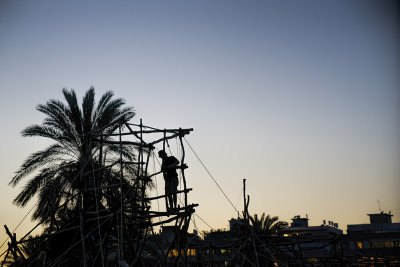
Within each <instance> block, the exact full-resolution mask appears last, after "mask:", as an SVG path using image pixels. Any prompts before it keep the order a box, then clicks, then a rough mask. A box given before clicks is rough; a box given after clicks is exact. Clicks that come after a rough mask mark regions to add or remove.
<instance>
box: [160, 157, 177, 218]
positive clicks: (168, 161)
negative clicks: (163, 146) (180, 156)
mask: <svg viewBox="0 0 400 267" xmlns="http://www.w3.org/2000/svg"><path fill="white" fill-rule="evenodd" d="M158 156H159V157H160V158H161V159H162V164H161V171H162V172H163V174H164V181H165V202H166V206H167V211H169V210H170V209H175V208H176V207H177V197H176V192H177V189H178V173H177V172H176V166H178V164H179V160H177V159H176V158H175V157H174V156H168V155H167V153H165V151H164V150H160V151H159V152H158Z"/></svg>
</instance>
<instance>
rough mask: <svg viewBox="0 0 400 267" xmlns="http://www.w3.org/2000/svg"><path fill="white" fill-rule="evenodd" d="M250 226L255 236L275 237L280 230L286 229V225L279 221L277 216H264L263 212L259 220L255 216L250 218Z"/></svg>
mask: <svg viewBox="0 0 400 267" xmlns="http://www.w3.org/2000/svg"><path fill="white" fill-rule="evenodd" d="M249 218H250V225H251V227H252V228H253V231H254V232H255V233H256V234H260V235H277V234H279V233H280V231H281V230H283V229H284V228H286V227H288V223H287V222H284V221H280V220H279V217H278V216H272V217H271V216H270V215H269V214H268V215H267V216H265V212H263V214H262V215H261V217H260V218H259V217H258V216H257V214H254V216H250V217H249Z"/></svg>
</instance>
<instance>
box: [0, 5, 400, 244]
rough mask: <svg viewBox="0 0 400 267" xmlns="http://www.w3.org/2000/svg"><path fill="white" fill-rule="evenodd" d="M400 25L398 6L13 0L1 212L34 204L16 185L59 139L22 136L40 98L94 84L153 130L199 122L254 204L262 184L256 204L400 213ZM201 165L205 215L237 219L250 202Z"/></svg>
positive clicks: (8, 216)
mask: <svg viewBox="0 0 400 267" xmlns="http://www.w3.org/2000/svg"><path fill="white" fill-rule="evenodd" d="M399 25H400V23H399V13H398V6H396V5H395V4H394V2H392V1H351V2H348V1H334V2H333V1H332V2H328V1H318V2H317V1H301V2H300V1H251V2H248V1H246V2H245V1H222V0H221V1H146V2H145V1H130V2H128V1H114V2H110V1H62V2H61V1H58V2H54V1H2V2H1V4H0V36H1V41H0V88H1V92H2V93H3V97H2V98H1V100H0V101H1V105H0V114H1V122H2V125H3V127H2V128H3V129H2V138H1V147H2V152H1V163H0V164H1V168H0V174H1V183H0V185H1V186H2V188H3V189H2V191H3V192H4V193H3V194H1V196H0V200H1V201H0V203H1V204H0V214H2V215H1V220H0V222H1V223H3V224H7V225H9V226H10V228H13V226H16V225H17V224H18V222H19V221H20V219H21V218H22V217H23V216H24V215H25V214H26V213H27V211H28V210H29V207H30V205H33V203H30V204H28V207H27V208H25V209H20V208H16V207H13V206H12V205H11V202H12V199H13V197H15V195H17V193H18V188H15V189H13V188H10V187H9V186H7V183H8V182H9V180H10V179H11V177H12V175H13V172H14V171H15V170H16V169H17V168H18V167H19V165H20V164H21V163H22V161H23V160H24V159H25V158H26V157H27V156H28V155H29V154H30V153H32V152H34V151H37V150H39V149H41V148H43V147H44V146H45V145H46V141H44V140H40V139H29V138H22V137H21V136H20V132H21V130H22V129H23V128H24V127H26V126H28V125H30V124H34V123H40V121H41V120H42V119H43V117H42V116H41V115H40V114H39V113H38V112H37V111H35V106H36V105H37V104H39V103H44V102H45V101H47V100H48V99H50V98H59V99H61V98H62V95H61V89H62V88H64V87H65V88H74V89H75V90H76V91H77V93H78V95H80V96H82V95H83V94H84V92H85V90H87V89H88V88H89V87H90V86H94V87H95V88H96V91H97V95H98V96H99V95H101V93H103V92H105V91H106V90H112V91H114V92H115V94H116V96H117V97H122V98H124V99H126V101H127V103H128V105H130V106H133V107H135V109H136V110H137V117H136V120H138V119H139V118H143V120H144V123H145V124H149V125H151V126H155V127H159V128H175V127H187V128H189V127H190V128H191V127H193V128H194V132H193V133H192V134H191V135H190V136H189V138H188V140H189V142H190V143H191V145H193V147H194V148H195V149H196V152H197V153H198V154H199V155H200V157H201V159H202V160H203V161H204V163H205V164H206V166H207V167H208V168H209V169H210V171H211V172H212V173H213V175H214V176H215V178H216V179H217V180H218V181H219V183H220V185H221V186H222V188H223V189H224V191H225V192H226V193H227V195H228V196H229V197H230V198H231V199H232V202H234V204H236V203H238V208H240V207H241V206H242V204H241V202H240V200H241V198H240V192H241V185H242V179H243V178H246V179H247V181H248V182H247V183H248V193H249V194H250V195H251V204H250V212H251V213H261V212H264V211H265V212H266V213H269V214H271V215H277V216H280V218H281V219H283V220H286V221H289V220H290V218H292V217H293V216H295V215H297V214H301V215H303V216H305V214H308V216H309V218H310V223H311V224H313V225H318V224H320V223H321V222H322V220H323V219H326V220H333V221H337V222H339V225H340V227H341V228H342V229H345V228H346V227H345V225H346V224H354V223H365V222H368V217H367V216H366V213H371V212H376V211H378V207H377V204H376V200H377V199H379V200H380V202H381V207H382V208H383V209H384V210H385V211H388V210H391V211H392V212H393V213H394V215H395V216H394V220H395V221H399V215H400V205H399V203H400V199H399V194H398V189H399V188H400V179H399V174H400V170H399V167H398V162H399V160H400V155H399V154H400V149H399V134H400V129H399V121H400V120H399V119H400V118H399V116H400V112H399V111H400V110H399V109H400V92H399V75H398V73H399V67H400V64H399V63H400V53H399V47H400V46H399V40H400V38H399V32H400V31H399ZM188 165H189V167H190V169H189V176H188V183H189V186H190V187H193V188H194V191H193V192H192V193H191V195H190V196H191V198H192V199H191V200H192V202H196V203H199V204H200V206H199V208H198V209H197V211H198V214H199V215H200V216H201V217H202V218H203V219H205V220H206V221H207V222H208V223H209V224H211V225H212V226H213V227H215V228H221V227H227V220H228V219H230V216H232V215H234V210H233V209H232V208H231V207H230V205H229V203H228V202H227V201H226V200H225V199H224V197H223V195H222V194H221V193H220V192H219V191H218V189H217V188H216V186H215V185H214V184H213V182H212V180H211V179H210V178H209V177H208V176H207V174H206V172H205V171H204V170H203V169H202V167H201V166H200V164H199V163H198V162H197V160H196V159H195V158H194V157H193V155H189V158H188ZM161 183H162V181H161ZM21 186H22V184H21ZM160 186H161V187H160V188H162V184H161V185H160ZM238 200H239V202H238ZM24 224H25V223H24ZM198 227H199V228H201V229H204V230H208V227H207V226H206V225H203V224H202V223H201V222H198ZM28 228H29V223H26V225H22V226H21V234H22V232H23V231H22V230H25V229H28ZM0 237H1V239H0V242H1V243H2V240H3V239H4V238H3V237H4V235H3V233H0Z"/></svg>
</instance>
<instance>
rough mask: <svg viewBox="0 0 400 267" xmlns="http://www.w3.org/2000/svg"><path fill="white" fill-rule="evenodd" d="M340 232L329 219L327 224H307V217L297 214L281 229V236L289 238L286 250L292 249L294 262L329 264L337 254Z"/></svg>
mask: <svg viewBox="0 0 400 267" xmlns="http://www.w3.org/2000/svg"><path fill="white" fill-rule="evenodd" d="M335 226H336V227H335ZM342 234H343V231H342V230H340V229H339V228H337V224H335V223H333V222H331V221H329V225H326V224H325V223H323V224H322V225H320V226H309V225H308V218H302V217H300V216H299V215H297V216H295V217H294V218H292V223H291V224H290V227H288V228H286V229H284V230H283V236H284V237H286V239H287V240H291V242H290V245H291V249H290V248H289V247H287V248H286V250H287V251H290V250H291V251H293V255H292V258H293V260H294V262H297V263H298V264H300V263H303V262H309V263H310V264H312V265H314V264H317V265H318V264H322V265H323V264H329V263H330V262H331V260H333V259H334V258H335V259H336V258H337V257H338V256H339V254H340V251H337V250H338V249H339V250H340V241H339V238H340V236H341V235H342ZM297 263H295V264H297Z"/></svg>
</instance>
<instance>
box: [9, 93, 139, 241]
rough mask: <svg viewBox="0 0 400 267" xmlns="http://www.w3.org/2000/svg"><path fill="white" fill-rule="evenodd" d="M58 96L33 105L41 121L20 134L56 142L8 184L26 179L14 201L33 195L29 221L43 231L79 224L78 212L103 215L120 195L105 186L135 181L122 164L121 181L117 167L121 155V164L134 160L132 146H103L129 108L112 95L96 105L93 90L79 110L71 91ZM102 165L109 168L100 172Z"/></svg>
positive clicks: (30, 160)
mask: <svg viewBox="0 0 400 267" xmlns="http://www.w3.org/2000/svg"><path fill="white" fill-rule="evenodd" d="M62 92H63V95H64V98H65V101H66V103H63V102H61V101H59V100H55V99H51V100H49V101H47V102H46V103H45V104H41V105H38V106H37V108H36V109H37V110H38V111H39V112H41V113H43V114H44V115H45V119H44V121H43V123H42V124H35V125H32V126H29V127H27V128H25V129H24V130H23V131H22V135H23V136H25V137H44V138H47V139H51V140H53V141H55V142H54V144H51V145H50V146H49V147H47V148H45V149H43V150H41V151H38V152H35V153H33V154H31V155H30V156H29V157H28V158H27V159H26V160H25V161H24V162H23V164H22V165H21V167H20V168H19V169H18V170H17V172H16V174H15V176H14V177H13V178H12V179H11V181H10V183H9V184H10V185H11V186H16V185H17V184H19V183H20V182H21V181H22V180H23V179H24V178H28V179H29V180H28V181H27V183H26V184H25V187H24V188H23V189H22V191H21V192H20V193H19V194H18V195H17V197H16V198H15V199H14V201H13V203H14V204H15V205H17V206H21V207H24V206H25V205H26V204H27V203H28V202H29V201H30V200H31V199H32V197H33V196H35V195H37V199H38V202H37V205H36V209H35V210H34V212H33V216H32V217H33V219H34V220H39V221H40V222H43V223H44V224H45V225H47V226H48V228H47V229H46V231H47V232H48V233H50V232H52V231H57V230H58V229H61V228H62V227H63V226H68V227H70V226H71V225H75V226H76V225H78V224H79V216H82V210H83V211H85V212H86V213H90V211H94V210H97V211H98V210H99V209H100V210H104V207H107V209H108V211H110V210H111V211H112V209H113V208H114V210H117V209H118V207H119V206H120V191H119V190H118V188H115V187H110V185H115V184H119V183H123V186H124V188H126V189H127V190H129V189H130V188H132V184H133V183H132V179H134V178H135V169H134V168H133V167H129V166H124V173H125V175H124V179H123V180H122V181H121V179H120V175H119V171H120V168H121V166H118V163H119V157H120V155H122V157H123V160H124V161H133V160H134V158H135V157H134V152H133V148H132V147H131V146H127V145H121V146H120V144H112V143H107V142H105V143H103V142H104V141H106V140H107V139H112V137H110V135H111V134H112V133H114V132H115V131H116V130H117V129H118V128H119V127H120V125H123V124H124V123H126V122H128V121H129V120H130V119H131V118H132V117H134V115H135V111H134V109H133V108H131V107H126V106H125V101H124V100H123V99H121V98H117V99H114V98H113V96H114V94H113V93H112V92H111V91H108V92H106V93H105V94H103V95H102V96H101V98H100V100H99V101H98V103H97V104H96V102H95V90H94V88H93V87H92V88H90V89H89V90H87V91H86V93H85V95H84V97H83V101H82V104H81V107H80V106H79V104H78V100H77V96H76V94H75V91H74V90H72V89H71V90H67V89H63V90H62ZM100 133H102V134H103V136H105V137H104V139H103V140H102V141H101V142H100V141H99V138H94V137H93V136H94V134H97V135H99V134H100ZM105 165H107V166H109V165H112V166H114V167H110V168H102V167H104V166H105ZM100 170H101V171H100ZM94 189H96V190H94ZM97 189H99V190H97ZM95 192H96V194H95ZM125 198H127V196H125ZM118 203H119V204H118ZM79 214H80V215H79ZM81 230H82V229H81ZM81 232H82V231H81ZM64 243H66V242H64Z"/></svg>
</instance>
